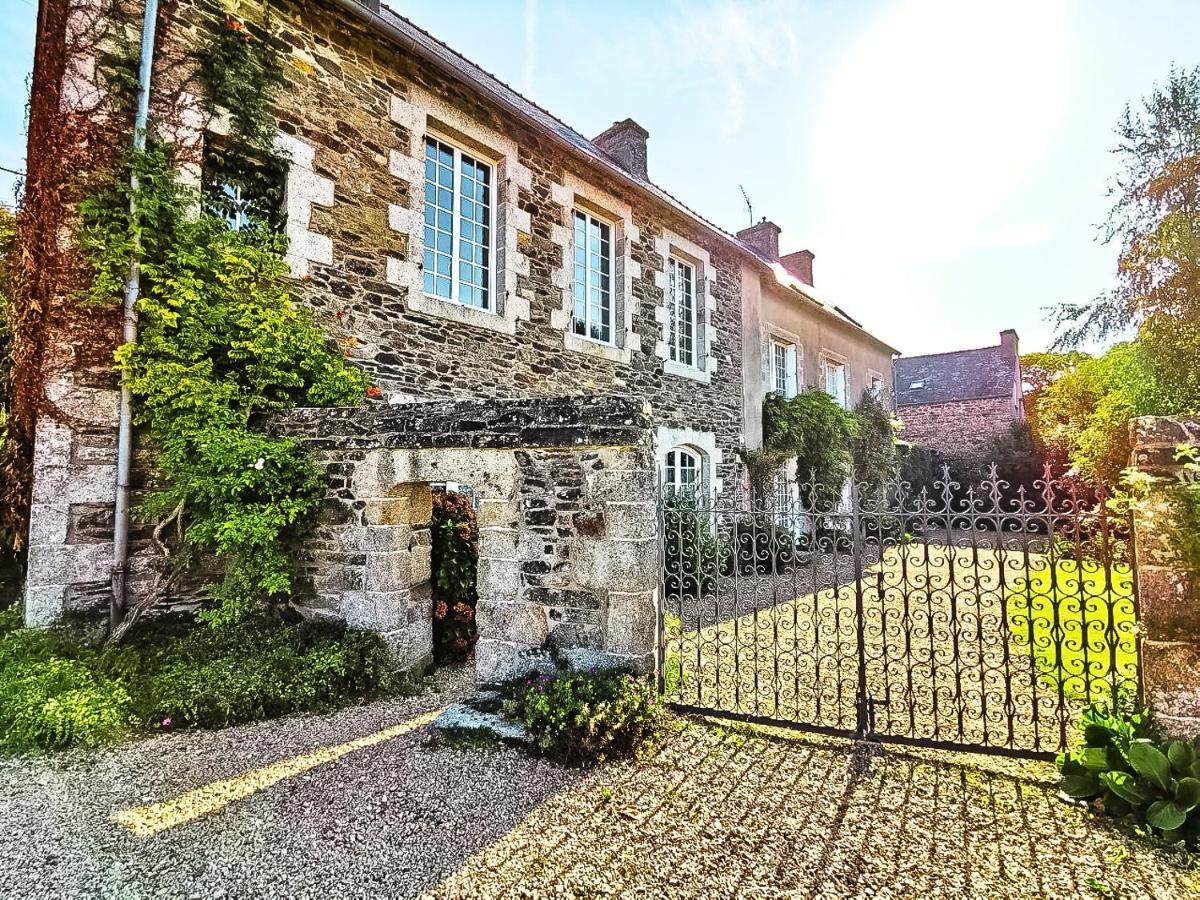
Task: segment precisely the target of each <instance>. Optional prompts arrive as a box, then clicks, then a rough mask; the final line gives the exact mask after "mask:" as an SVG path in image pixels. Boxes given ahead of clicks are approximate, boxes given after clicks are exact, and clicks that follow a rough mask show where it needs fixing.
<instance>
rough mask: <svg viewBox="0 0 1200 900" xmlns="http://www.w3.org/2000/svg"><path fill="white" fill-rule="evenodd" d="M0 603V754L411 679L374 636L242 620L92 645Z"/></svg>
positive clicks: (294, 708) (247, 715) (296, 705)
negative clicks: (27, 620)
mask: <svg viewBox="0 0 1200 900" xmlns="http://www.w3.org/2000/svg"><path fill="white" fill-rule="evenodd" d="M20 625H21V623H20V612H19V610H18V609H16V608H15V607H14V608H11V609H8V610H5V611H3V612H0V751H2V752H23V751H29V750H38V749H58V748H64V747H70V746H83V747H89V746H96V745H99V744H104V743H108V742H111V741H114V740H118V739H120V738H122V737H126V736H129V735H133V734H146V733H151V732H155V731H163V730H174V729H178V728H188V727H200V728H222V727H224V726H227V725H233V724H236V723H239V722H248V721H254V720H256V719H263V718H270V717H273V716H281V715H288V714H291V713H299V712H320V711H325V710H330V709H335V708H337V707H339V706H345V705H347V704H351V703H355V702H359V701H363V700H368V699H372V698H376V697H381V696H386V695H389V694H393V693H397V692H401V691H403V690H405V689H406V688H407V687H408V684H407V682H406V681H405V680H404V679H403V678H401V677H400V676H398V675H397V674H396V673H395V671H394V670H393V668H392V666H391V661H390V658H389V656H388V652H387V648H386V646H385V645H384V643H383V641H382V640H381V639H380V638H379V637H378V636H377V635H374V634H371V633H368V632H361V631H349V630H345V629H343V628H340V627H337V626H330V625H317V624H313V623H301V624H295V625H280V624H274V623H268V622H264V621H250V622H245V623H241V624H239V625H236V626H229V627H222V628H206V627H197V628H194V629H193V630H191V631H189V632H187V633H186V634H184V635H183V636H182V637H177V638H162V637H160V638H157V639H147V640H145V641H143V642H141V643H138V644H134V645H130V646H121V647H108V648H103V649H93V648H89V647H84V646H81V645H79V644H78V643H75V642H74V641H72V640H71V639H70V638H68V637H67V636H65V635H63V634H60V633H58V632H56V631H53V630H51V631H43V630H34V629H27V628H22V627H20Z"/></svg>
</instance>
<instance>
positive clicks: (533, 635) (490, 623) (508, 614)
mask: <svg viewBox="0 0 1200 900" xmlns="http://www.w3.org/2000/svg"><path fill="white" fill-rule="evenodd" d="M475 615H476V622H477V623H478V625H479V636H480V638H484V637H487V638H493V639H496V640H505V641H515V642H517V643H521V644H537V645H541V644H543V643H544V642H545V641H546V638H547V637H548V636H549V634H550V621H549V617H548V616H547V614H546V608H545V607H544V606H542V605H541V604H538V603H520V602H517V603H493V602H490V601H488V602H484V601H482V600H481V601H480V602H479V605H478V607H477V608H476V611H475Z"/></svg>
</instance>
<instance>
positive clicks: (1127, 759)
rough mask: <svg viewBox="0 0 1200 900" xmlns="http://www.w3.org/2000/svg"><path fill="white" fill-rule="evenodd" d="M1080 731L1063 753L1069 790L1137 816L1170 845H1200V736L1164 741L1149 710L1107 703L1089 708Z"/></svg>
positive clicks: (1109, 811)
mask: <svg viewBox="0 0 1200 900" xmlns="http://www.w3.org/2000/svg"><path fill="white" fill-rule="evenodd" d="M1079 730H1080V732H1081V733H1082V740H1081V741H1080V743H1079V745H1078V746H1076V747H1075V749H1073V750H1071V751H1070V752H1068V753H1063V754H1060V755H1059V757H1058V769H1059V772H1061V773H1062V785H1061V786H1062V790H1063V792H1064V793H1066V794H1067V795H1069V796H1071V797H1074V798H1076V799H1078V800H1087V801H1088V802H1089V804H1090V805H1091V807H1092V809H1094V810H1095V811H1096V812H1099V813H1103V814H1104V815H1109V816H1118V817H1132V818H1133V819H1135V820H1136V821H1137V822H1139V823H1143V824H1145V825H1147V826H1149V827H1150V828H1151V829H1152V830H1153V832H1154V833H1155V834H1157V835H1159V836H1161V837H1162V838H1163V839H1164V840H1165V841H1167V842H1168V843H1177V842H1179V841H1184V842H1186V843H1187V844H1188V845H1189V846H1193V847H1194V846H1196V845H1197V843H1200V738H1197V739H1196V740H1194V741H1184V740H1161V739H1160V737H1161V736H1160V734H1159V732H1158V729H1157V728H1156V727H1155V726H1154V724H1153V723H1152V721H1151V720H1150V718H1149V715H1148V714H1147V713H1145V712H1142V713H1136V714H1132V715H1125V714H1121V713H1118V712H1113V711H1112V710H1110V709H1109V707H1107V706H1105V705H1103V704H1095V705H1093V706H1090V707H1088V709H1087V710H1086V711H1085V712H1084V714H1083V717H1082V719H1081V720H1080V722H1079Z"/></svg>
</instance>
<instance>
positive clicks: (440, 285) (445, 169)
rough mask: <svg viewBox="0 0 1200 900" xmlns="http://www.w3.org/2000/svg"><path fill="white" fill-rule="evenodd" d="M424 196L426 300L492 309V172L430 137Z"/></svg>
mask: <svg viewBox="0 0 1200 900" xmlns="http://www.w3.org/2000/svg"><path fill="white" fill-rule="evenodd" d="M423 196H424V203H425V210H424V215H425V230H424V238H425V246H424V255H423V257H422V267H421V275H422V281H423V284H422V286H423V288H424V290H425V294H426V295H427V296H432V297H438V298H440V299H442V300H453V301H455V302H457V303H462V304H464V305H465V306H475V307H478V308H479V309H491V308H492V307H491V301H492V167H491V166H490V165H488V164H487V163H485V162H482V161H480V160H478V159H476V158H475V157H474V156H472V155H471V154H469V153H467V152H466V151H465V150H462V149H461V148H459V147H456V146H454V145H453V144H450V143H448V142H446V141H442V140H439V139H438V138H436V137H432V136H428V135H427V136H426V137H425V184H424V189H423Z"/></svg>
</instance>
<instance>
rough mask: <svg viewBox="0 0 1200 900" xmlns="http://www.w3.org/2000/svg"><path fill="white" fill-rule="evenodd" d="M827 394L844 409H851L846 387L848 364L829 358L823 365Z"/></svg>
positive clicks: (823, 377)
mask: <svg viewBox="0 0 1200 900" xmlns="http://www.w3.org/2000/svg"><path fill="white" fill-rule="evenodd" d="M821 374H822V380H823V381H824V387H825V393H827V394H828V395H829V396H830V397H832V398H833V399H834V400H835V401H837V405H838V406H840V407H841V408H842V409H847V408H848V407H849V400H850V396H849V390H848V388H847V385H846V364H845V363H844V362H841V361H840V360H836V359H830V358H828V357H826V358H825V360H824V361H823V362H822V363H821Z"/></svg>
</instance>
